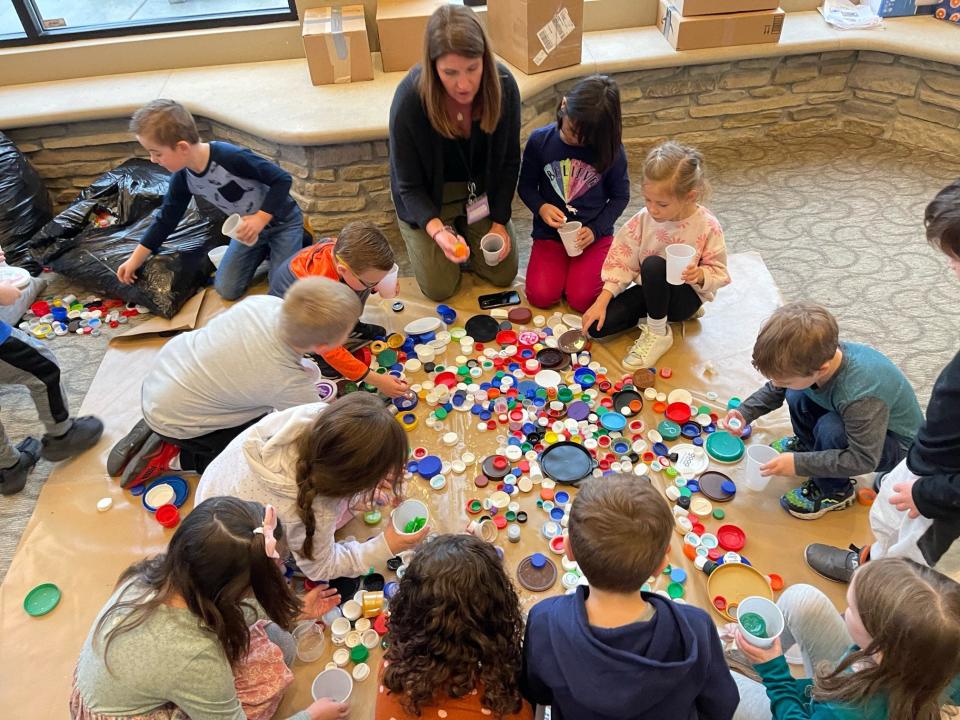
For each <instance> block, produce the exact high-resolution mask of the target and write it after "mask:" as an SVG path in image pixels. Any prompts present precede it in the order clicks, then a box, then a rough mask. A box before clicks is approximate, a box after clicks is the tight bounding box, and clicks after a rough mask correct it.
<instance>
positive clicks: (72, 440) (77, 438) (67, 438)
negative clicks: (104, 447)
mask: <svg viewBox="0 0 960 720" xmlns="http://www.w3.org/2000/svg"><path fill="white" fill-rule="evenodd" d="M101 435H103V423H102V422H100V419H99V418H95V417H93V416H92V415H84V416H83V417H78V418H74V419H73V425H71V426H70V429H69V430H67V431H66V432H65V433H64V434H63V435H60V436H58V437H54V436H52V435H51V434H50V433H47V434H46V435H44V436H43V439H42V441H41V444H42V447H41V449H40V455H41V457H43V459H44V460H50V461H51V462H57V461H59V460H66V459H67V458H72V457H75V456H76V455H79V454H80V453H82V452H83V451H85V450H89V449H90V448H92V447H93V446H94V445H96V444H97V443H98V442H99V441H100V436H101Z"/></svg>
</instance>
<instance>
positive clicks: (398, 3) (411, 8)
mask: <svg viewBox="0 0 960 720" xmlns="http://www.w3.org/2000/svg"><path fill="white" fill-rule="evenodd" d="M445 4H446V0H379V2H378V3H377V34H378V35H379V36H380V58H381V59H382V60H383V71H384V72H406V71H407V70H409V69H410V68H412V67H413V66H414V65H416V64H417V63H418V62H420V61H421V60H422V59H423V42H424V33H425V32H426V29H427V21H428V20H429V19H430V16H431V15H433V11H434V10H436V9H437V8H438V7H440V6H441V5H445Z"/></svg>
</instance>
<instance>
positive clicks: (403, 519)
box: [391, 499, 430, 535]
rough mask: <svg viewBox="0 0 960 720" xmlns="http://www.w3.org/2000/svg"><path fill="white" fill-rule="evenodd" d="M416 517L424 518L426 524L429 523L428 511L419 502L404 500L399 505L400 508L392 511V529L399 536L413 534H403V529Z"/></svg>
mask: <svg viewBox="0 0 960 720" xmlns="http://www.w3.org/2000/svg"><path fill="white" fill-rule="evenodd" d="M418 517H422V518H426V519H427V523H429V522H430V511H429V510H428V509H427V506H426V505H424V504H423V503H422V502H420V501H419V500H412V499H411V500H404V501H403V502H402V503H400V506H399V507H398V508H397V509H396V510H394V511H393V516H392V517H391V522H393V529H394V530H396V531H397V532H398V533H400V534H401V535H410V534H415V533H407V532H404V530H403V529H404V528H405V527H406V526H407V523H408V522H410V521H411V520H413V519H415V518H418Z"/></svg>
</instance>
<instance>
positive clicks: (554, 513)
mask: <svg viewBox="0 0 960 720" xmlns="http://www.w3.org/2000/svg"><path fill="white" fill-rule="evenodd" d="M550 519H551V520H556V521H557V522H559V521H560V520H563V508H558V507H555V508H553V510H551V511H550Z"/></svg>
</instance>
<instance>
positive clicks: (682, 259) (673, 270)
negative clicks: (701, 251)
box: [667, 243, 697, 285]
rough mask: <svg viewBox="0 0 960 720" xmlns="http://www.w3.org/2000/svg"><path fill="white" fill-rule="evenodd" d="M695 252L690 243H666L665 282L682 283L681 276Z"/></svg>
mask: <svg viewBox="0 0 960 720" xmlns="http://www.w3.org/2000/svg"><path fill="white" fill-rule="evenodd" d="M696 254H697V251H696V249H695V248H694V247H692V246H690V245H683V244H681V243H677V244H674V245H667V282H668V283H670V284H671V285H684V284H685V283H684V281H683V278H682V277H681V276H682V275H683V271H684V270H686V269H687V266H689V265H690V263H691V262H693V256H694V255H696Z"/></svg>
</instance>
